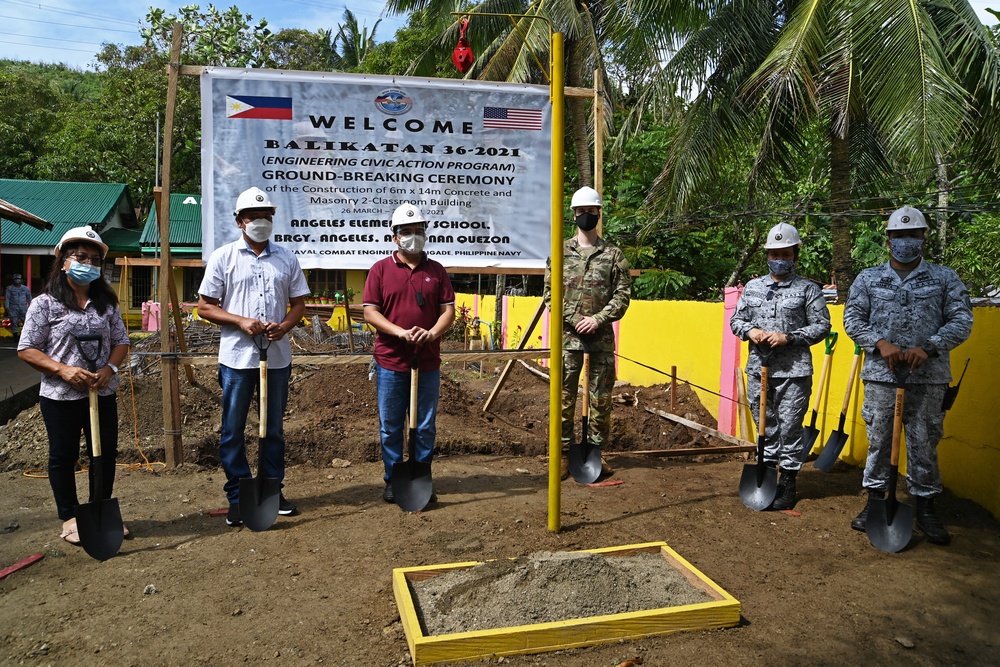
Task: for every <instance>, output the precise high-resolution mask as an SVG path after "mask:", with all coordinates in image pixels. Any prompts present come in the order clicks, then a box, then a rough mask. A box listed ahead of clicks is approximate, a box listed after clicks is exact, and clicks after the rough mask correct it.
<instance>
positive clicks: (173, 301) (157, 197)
mask: <svg viewBox="0 0 1000 667" xmlns="http://www.w3.org/2000/svg"><path fill="white" fill-rule="evenodd" d="M162 200H163V188H161V187H159V186H156V187H154V188H153V205H154V206H156V219H157V221H159V219H160V213H161V212H162V209H161V206H162V203H161V202H162ZM167 208H168V209H169V206H168V207H167ZM167 213H169V210H168V211H167ZM167 222H168V224H169V220H168V221H167ZM168 245H169V244H168ZM161 273H162V272H161ZM167 287H168V288H169V295H170V311H171V312H172V313H173V318H174V330H175V331H176V332H177V345H178V347H179V348H180V350H181V353H186V352H187V340H185V338H184V323H183V321H182V320H181V304H180V299H178V298H177V286H176V285H174V280H173V274H172V273H170V274H168V275H167ZM160 318H161V319H160V323H161V331H162V323H163V319H162V318H163V311H162V309H161V311H160ZM184 375H186V376H187V381H188V382H189V383H191V384H198V383H197V382H196V381H195V379H194V369H193V368H192V366H191V364H184Z"/></svg>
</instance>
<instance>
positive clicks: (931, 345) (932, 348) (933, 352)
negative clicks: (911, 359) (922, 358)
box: [920, 341, 938, 357]
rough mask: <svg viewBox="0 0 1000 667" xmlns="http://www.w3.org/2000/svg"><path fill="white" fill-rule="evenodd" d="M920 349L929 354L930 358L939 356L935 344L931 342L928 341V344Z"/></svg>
mask: <svg viewBox="0 0 1000 667" xmlns="http://www.w3.org/2000/svg"><path fill="white" fill-rule="evenodd" d="M920 347H921V348H922V349H923V351H924V352H926V353H927V356H928V357H936V356H937V354H938V349H937V347H935V345H934V343H932V342H930V341H927V342H926V343H924V344H923V345H921V346H920Z"/></svg>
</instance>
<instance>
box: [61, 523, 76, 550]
mask: <svg viewBox="0 0 1000 667" xmlns="http://www.w3.org/2000/svg"><path fill="white" fill-rule="evenodd" d="M59 537H61V538H63V539H64V540H66V541H67V542H69V543H70V544H76V545H79V544H80V531H79V529H78V528H77V525H76V519H69V520H68V521H65V522H64V523H63V527H62V532H61V533H60V534H59Z"/></svg>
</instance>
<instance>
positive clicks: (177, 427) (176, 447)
mask: <svg viewBox="0 0 1000 667" xmlns="http://www.w3.org/2000/svg"><path fill="white" fill-rule="evenodd" d="M181 32H182V30H181V24H180V23H175V24H174V33H173V43H172V45H171V48H170V65H169V73H168V77H167V115H166V122H165V123H164V125H163V186H162V194H161V197H162V199H163V201H162V202H161V208H160V211H159V213H160V214H161V215H158V218H157V219H158V221H159V223H160V286H159V287H160V290H159V291H160V352H161V353H162V355H163V356H162V357H161V358H160V372H161V379H162V392H163V451H164V459H165V460H166V465H167V467H168V468H174V467H176V466H178V465H180V464H181V463H183V462H184V448H183V446H182V442H181V416H180V387H179V386H178V381H177V357H176V356H175V355H174V350H173V345H172V344H171V343H172V341H171V338H170V318H168V317H164V316H163V312H162V311H163V307H165V306H166V304H168V303H169V302H170V286H171V285H172V284H173V276H172V275H171V273H170V159H171V154H172V153H173V133H174V107H176V106H177V77H178V68H179V67H180V59H181Z"/></svg>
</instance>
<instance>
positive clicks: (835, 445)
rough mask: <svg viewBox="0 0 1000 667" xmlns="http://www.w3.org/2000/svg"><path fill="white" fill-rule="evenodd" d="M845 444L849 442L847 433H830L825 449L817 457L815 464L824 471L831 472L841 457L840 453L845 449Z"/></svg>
mask: <svg viewBox="0 0 1000 667" xmlns="http://www.w3.org/2000/svg"><path fill="white" fill-rule="evenodd" d="M845 444H847V434H846V433H844V432H843V431H834V432H833V433H831V434H830V437H829V438H828V439H827V441H826V445H824V447H823V451H821V452H820V453H819V456H818V457H816V460H815V461H814V462H813V465H814V466H816V467H817V468H819V469H820V470H822V471H823V472H830V471H831V470H833V465H834V464H835V463H836V462H837V459H838V458H840V453H841V452H842V451H844V445H845Z"/></svg>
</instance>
